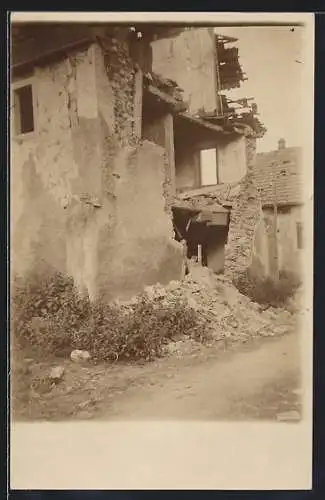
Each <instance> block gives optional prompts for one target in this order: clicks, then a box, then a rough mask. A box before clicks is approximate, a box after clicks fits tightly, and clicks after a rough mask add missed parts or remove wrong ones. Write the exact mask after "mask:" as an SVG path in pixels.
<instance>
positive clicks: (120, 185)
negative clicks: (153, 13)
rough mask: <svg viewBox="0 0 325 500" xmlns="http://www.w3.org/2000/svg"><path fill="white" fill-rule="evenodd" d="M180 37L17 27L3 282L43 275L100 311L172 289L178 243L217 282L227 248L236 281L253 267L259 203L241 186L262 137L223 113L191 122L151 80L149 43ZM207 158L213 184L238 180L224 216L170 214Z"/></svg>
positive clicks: (155, 31)
mask: <svg viewBox="0 0 325 500" xmlns="http://www.w3.org/2000/svg"><path fill="white" fill-rule="evenodd" d="M206 30H207V29H206ZM180 32H182V30H179V29H176V30H175V29H171V28H169V27H167V26H166V27H159V26H152V25H148V24H145V25H139V26H137V27H136V28H133V29H132V30H131V29H130V27H114V26H113V25H99V26H96V25H92V26H89V25H80V24H74V25H69V24H61V25H49V24H46V25H45V24H39V25H35V24H34V25H17V26H13V32H12V41H13V44H12V100H11V104H12V106H11V107H12V120H11V121H12V148H11V149H12V164H11V242H12V249H11V251H12V271H13V273H17V274H23V275H26V273H28V272H30V271H34V270H37V269H38V270H44V269H46V268H48V267H50V268H52V269H56V270H60V271H62V272H64V273H67V274H68V275H70V276H72V277H73V278H74V280H75V282H76V284H77V285H78V286H79V288H80V289H83V290H86V291H87V292H88V293H89V295H90V296H91V297H94V296H96V295H98V294H99V295H101V296H102V297H103V298H106V299H108V300H110V299H112V298H115V297H121V298H127V297H130V296H131V295H133V294H135V293H137V292H139V291H141V290H142V289H143V287H144V286H145V285H150V284H153V283H156V282H161V283H168V282H169V281H170V280H172V279H179V278H181V277H182V273H183V269H184V266H183V245H182V244H181V243H180V240H182V239H183V238H185V239H187V241H188V244H189V252H190V253H191V252H192V253H195V251H197V245H202V244H203V247H204V252H203V253H204V255H203V258H204V260H205V262H210V265H212V267H213V268H215V270H217V271H219V270H220V269H222V268H223V266H224V262H223V254H224V251H225V250H224V249H225V241H226V239H227V238H228V244H227V246H226V252H225V255H226V256H225V262H226V267H227V265H228V264H229V265H228V267H229V269H231V270H233V271H236V270H237V269H238V268H239V267H238V266H239V264H238V263H240V262H241V256H242V257H243V258H244V260H245V263H244V264H242V266H243V265H244V267H245V266H246V264H247V263H248V264H247V265H249V262H250V261H251V260H252V257H251V255H252V253H254V252H253V250H252V245H254V238H255V236H254V235H255V233H256V231H255V229H256V228H255V225H256V220H257V219H258V216H257V217H256V214H258V203H259V202H258V197H257V195H256V193H255V191H254V194H252V191H251V190H250V189H247V185H248V184H249V183H251V173H250V172H251V170H252V166H253V164H254V156H255V146H256V144H255V143H256V136H258V133H259V132H258V131H256V130H254V126H253V127H252V126H249V125H247V123H245V121H243V120H241V119H240V118H238V119H235V120H234V119H232V118H233V116H230V117H226V116H225V115H224V114H220V111H218V112H217V116H216V115H215V114H212V116H206V115H205V112H204V113H203V114H202V113H201V115H200V114H199V113H196V114H193V112H191V111H190V110H188V105H187V103H186V102H185V101H184V98H183V97H182V89H180V87H179V86H178V84H179V82H177V83H176V82H175V81H173V80H171V79H170V76H169V75H168V74H166V73H163V74H162V75H158V74H157V72H155V71H154V70H153V68H152V60H154V56H153V54H154V50H153V46H154V44H155V43H159V39H163V38H170V37H171V38H170V39H174V38H175V36H176V38H178V34H179V33H180ZM207 32H209V33H210V31H209V30H207ZM49 33H51V36H49ZM180 36H182V35H180ZM209 36H210V35H209ZM153 40H154V41H153ZM151 42H153V43H151ZM193 57H194V55H193ZM178 62H179V61H178ZM204 67H205V66H204V64H203V68H204ZM195 74H196V73H195ZM197 74H198V75H199V74H200V72H198V73H197ZM207 80H208V79H207ZM209 81H210V80H209ZM212 82H213V85H215V80H213V79H212ZM197 91H199V93H200V94H204V92H205V90H204V91H202V86H201V87H200V89H197ZM214 92H215V94H216V95H217V91H216V88H215V90H214ZM218 96H219V94H218V95H217V97H218ZM219 97H220V96H219ZM249 116H250V115H249ZM207 150H212V151H218V158H219V161H218V169H217V163H215V164H214V166H213V164H212V171H213V170H215V173H216V176H217V182H219V183H225V182H229V181H235V180H239V181H240V186H241V188H240V190H239V194H238V196H237V198H236V202H235V203H237V205H238V207H237V208H236V209H234V208H233V210H232V213H231V214H230V216H229V207H227V206H225V207H223V206H222V205H221V204H220V203H218V202H215V203H214V206H213V207H212V209H208V210H207V211H206V210H203V211H202V209H196V210H195V211H194V212H193V211H189V210H188V208H185V209H184V207H183V206H180V204H182V200H181V195H182V193H184V190H185V191H186V190H188V189H189V188H191V189H193V188H200V187H201V186H202V168H201V167H202V165H201V164H200V162H201V159H202V151H207ZM203 156H204V154H203ZM217 172H218V173H217ZM215 182H216V181H213V182H212V184H215ZM247 183H248V184H247ZM205 184H207V182H205ZM221 185H222V186H227V185H225V184H221ZM237 205H236V206H237ZM250 205H252V206H253V207H254V208H253V212H254V213H253V216H252V217H247V210H248V212H249V213H251V212H252V208H251V207H250ZM233 214H237V215H235V216H233ZM238 214H239V216H238ZM193 218H195V220H193ZM247 221H251V223H250V226H249V228H248V230H246V229H245V228H246V226H245V224H246V223H247ZM193 228H194V230H193ZM184 231H185V235H184V234H183V233H184ZM175 233H176V234H175ZM238 234H240V235H241V242H242V243H243V238H244V240H245V243H244V244H240V245H239V243H238V238H237V236H238ZM176 240H178V241H176ZM202 240H203V241H202ZM207 243H208V244H207ZM207 249H208V250H207ZM246 261H247V262H246ZM236 262H237V264H236ZM44 272H45V271H44Z"/></svg>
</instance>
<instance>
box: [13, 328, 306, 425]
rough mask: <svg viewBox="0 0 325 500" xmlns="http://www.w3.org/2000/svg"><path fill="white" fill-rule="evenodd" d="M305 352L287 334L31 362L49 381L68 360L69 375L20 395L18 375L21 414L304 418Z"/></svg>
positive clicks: (16, 403) (16, 407) (16, 412)
mask: <svg viewBox="0 0 325 500" xmlns="http://www.w3.org/2000/svg"><path fill="white" fill-rule="evenodd" d="M299 357H300V351H299V337H298V335H297V334H296V333H287V334H285V335H283V336H280V337H277V338H262V339H258V340H255V341H249V342H247V343H245V344H238V345H237V344H235V345H233V346H232V345H226V344H225V343H222V344H220V345H214V346H210V347H202V346H198V347H197V349H196V350H195V349H194V351H193V349H192V350H191V352H190V353H183V354H182V355H181V356H179V357H178V356H177V355H175V354H174V355H171V356H168V357H165V358H161V359H158V360H157V361H155V362H152V363H149V364H139V363H137V364H135V365H127V364H99V365H93V364H85V365H79V364H75V363H73V362H71V361H70V360H68V359H66V360H58V359H51V360H46V361H44V360H43V361H40V362H37V361H36V360H35V359H34V360H29V361H28V360H27V362H26V360H25V361H24V364H25V365H26V363H27V365H29V369H28V370H29V375H28V376H30V374H31V373H32V376H33V378H35V377H36V378H38V379H39V380H40V381H41V380H42V377H43V378H44V380H46V375H47V374H48V373H49V370H50V369H51V367H52V366H57V365H58V364H60V365H61V366H63V367H64V368H65V372H64V377H63V379H62V381H61V382H60V383H59V384H58V385H57V386H56V387H54V388H52V389H51V390H50V389H49V387H48V386H47V385H46V382H44V387H42V382H40V383H39V385H38V387H37V388H36V390H35V389H32V390H30V391H29V392H28V393H27V392H26V394H17V393H16V391H15V384H14V381H13V399H12V401H13V403H12V404H13V418H14V419H15V420H29V421H35V420H54V421H58V420H70V419H74V420H89V419H96V420H113V419H114V420H117V419H118V420H121V419H123V420H131V419H132V420H136V419H141V420H146V419H150V420H152V419H192V420H199V419H202V420H227V421H229V420H246V421H247V420H252V419H266V420H275V419H277V417H279V415H283V414H284V412H291V413H292V412H293V413H292V414H294V415H295V419H296V416H297V415H298V416H299V413H300V411H301V405H300V393H299V391H300V359H299ZM28 376H27V378H28ZM26 383H27V380H26ZM288 418H289V417H288Z"/></svg>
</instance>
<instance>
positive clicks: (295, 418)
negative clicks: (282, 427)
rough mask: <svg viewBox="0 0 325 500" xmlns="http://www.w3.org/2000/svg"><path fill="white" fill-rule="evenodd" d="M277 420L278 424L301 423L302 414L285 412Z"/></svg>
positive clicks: (279, 414) (293, 411) (294, 411)
mask: <svg viewBox="0 0 325 500" xmlns="http://www.w3.org/2000/svg"><path fill="white" fill-rule="evenodd" d="M276 419H277V420H278V422H299V421H300V413H299V412H298V411H296V410H292V411H285V412H282V413H278V414H277V416H276Z"/></svg>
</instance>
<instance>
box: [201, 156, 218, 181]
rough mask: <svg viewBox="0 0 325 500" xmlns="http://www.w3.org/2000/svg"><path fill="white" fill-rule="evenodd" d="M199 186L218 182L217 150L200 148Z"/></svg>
mask: <svg viewBox="0 0 325 500" xmlns="http://www.w3.org/2000/svg"><path fill="white" fill-rule="evenodd" d="M200 175H201V186H211V185H213V184H218V165H217V150H216V149H214V148H213V149H202V150H201V151H200Z"/></svg>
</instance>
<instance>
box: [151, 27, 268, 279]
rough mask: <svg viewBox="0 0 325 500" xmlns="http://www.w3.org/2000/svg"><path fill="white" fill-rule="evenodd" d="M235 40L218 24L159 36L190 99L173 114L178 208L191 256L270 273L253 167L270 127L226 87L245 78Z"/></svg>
mask: <svg viewBox="0 0 325 500" xmlns="http://www.w3.org/2000/svg"><path fill="white" fill-rule="evenodd" d="M236 42H237V39H235V38H229V37H224V36H221V35H220V34H218V33H216V30H215V29H214V28H206V27H194V28H193V27H192V28H186V29H184V30H182V31H181V32H179V33H177V34H175V35H174V36H173V37H169V38H161V39H157V40H155V41H154V42H153V43H152V48H153V50H152V52H153V58H152V59H153V63H152V64H153V71H154V72H156V73H158V74H162V75H164V76H165V77H167V78H170V79H172V80H174V81H177V83H178V84H179V86H180V87H181V88H182V90H183V98H184V100H185V101H186V103H187V110H186V111H185V112H181V113H178V114H177V115H176V116H175V117H174V131H175V145H174V147H175V178H176V184H175V185H176V196H175V199H174V204H173V213H174V222H175V226H176V228H178V231H177V232H178V233H179V237H180V238H184V239H186V240H187V243H188V257H192V256H196V257H197V258H199V260H201V262H202V264H203V265H207V266H209V267H210V268H212V269H213V270H214V271H215V272H217V273H220V272H226V273H228V274H230V275H236V274H238V273H240V272H244V271H246V270H247V269H250V271H251V272H254V273H255V274H258V275H260V276H265V275H268V274H269V257H268V243H267V233H266V226H265V221H264V219H263V216H262V206H261V199H260V196H259V193H258V190H257V186H256V183H255V181H254V168H253V167H254V164H255V156H256V141H257V139H258V138H260V137H262V136H263V135H264V133H265V128H264V126H263V125H262V124H261V122H260V121H259V119H258V114H257V107H256V104H255V103H254V102H253V103H251V101H252V99H251V98H249V99H241V100H239V101H235V102H232V101H230V100H229V99H228V98H227V97H226V95H225V91H227V90H230V89H233V88H237V87H240V84H241V82H242V81H244V80H245V79H246V75H245V74H244V72H243V70H242V67H241V65H240V64H239V54H238V48H237V47H236V45H234V44H236ZM205 160H206V161H205Z"/></svg>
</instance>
